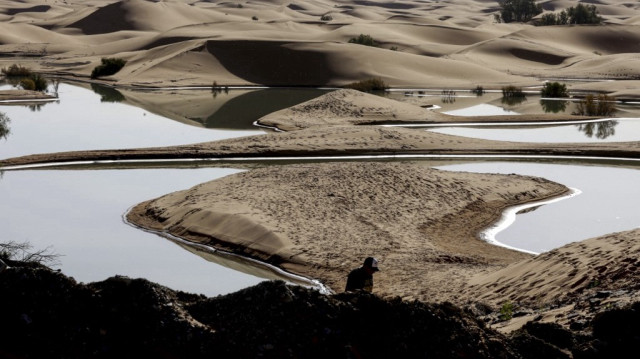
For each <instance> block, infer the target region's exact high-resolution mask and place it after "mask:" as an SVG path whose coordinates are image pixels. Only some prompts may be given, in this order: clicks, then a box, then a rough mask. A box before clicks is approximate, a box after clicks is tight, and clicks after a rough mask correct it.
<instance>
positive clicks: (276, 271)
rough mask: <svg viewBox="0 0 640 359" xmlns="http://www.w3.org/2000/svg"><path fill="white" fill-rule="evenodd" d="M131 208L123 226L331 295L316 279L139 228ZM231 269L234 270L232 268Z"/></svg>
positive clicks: (163, 233) (123, 216) (171, 235)
mask: <svg viewBox="0 0 640 359" xmlns="http://www.w3.org/2000/svg"><path fill="white" fill-rule="evenodd" d="M132 208H133V206H132V207H130V208H129V209H127V211H126V212H125V213H124V214H123V215H122V221H123V222H124V223H125V224H128V225H130V226H132V227H134V228H136V229H140V230H142V231H144V232H147V233H152V234H155V235H158V236H160V237H163V238H165V239H168V240H170V241H172V242H175V243H176V244H178V245H181V246H187V247H191V248H194V249H195V250H196V251H203V252H205V253H208V254H211V255H214V256H216V257H219V258H224V257H226V259H228V260H231V261H233V262H235V263H238V264H240V265H243V266H247V264H248V265H249V266H251V267H254V268H258V269H259V270H260V271H264V272H268V273H270V274H273V275H275V276H276V277H277V278H279V279H282V280H284V281H287V282H290V283H294V284H297V285H302V286H305V287H308V288H313V289H316V290H318V291H319V292H320V293H323V294H332V293H333V292H332V291H331V289H329V288H328V287H326V286H325V285H324V284H322V283H321V282H320V281H318V280H316V279H310V278H307V277H304V276H301V275H297V274H293V273H290V272H287V271H285V270H284V269H282V268H279V267H276V266H274V265H271V264H269V263H266V262H262V261H259V260H257V259H253V258H250V257H246V256H242V255H239V254H235V253H231V252H226V251H222V250H219V249H216V248H214V247H211V246H207V245H204V244H200V243H194V242H190V241H187V240H185V239H182V238H180V237H177V236H174V235H173V234H171V233H168V232H166V231H156V230H151V229H148V228H144V227H141V226H139V225H137V224H135V223H133V222H131V221H129V220H128V219H127V215H128V214H129V212H130V211H131V209H132ZM233 269H236V268H233ZM236 270H238V269H236ZM240 271H242V270H240ZM242 272H245V273H249V272H252V271H242ZM254 275H255V274H254Z"/></svg>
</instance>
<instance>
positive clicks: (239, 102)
mask: <svg viewBox="0 0 640 359" xmlns="http://www.w3.org/2000/svg"><path fill="white" fill-rule="evenodd" d="M324 93H326V91H323V90H316V89H295V90H294V89H266V90H257V91H252V92H249V93H246V94H243V95H240V96H238V97H234V98H232V99H230V100H229V101H227V102H226V103H225V104H224V105H222V107H220V109H218V110H217V111H216V112H214V113H212V114H211V115H210V116H209V117H207V118H206V119H204V121H203V125H204V126H205V127H207V128H224V129H234V130H245V129H255V127H254V126H253V122H254V121H256V120H258V119H259V118H261V117H263V116H266V115H268V114H270V113H272V112H275V111H279V110H282V109H284V108H287V107H291V106H294V105H297V104H299V103H302V102H305V101H308V100H311V99H313V98H316V97H318V96H320V95H322V94H324Z"/></svg>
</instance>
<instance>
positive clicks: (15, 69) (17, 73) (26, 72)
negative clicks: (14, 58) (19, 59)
mask: <svg viewBox="0 0 640 359" xmlns="http://www.w3.org/2000/svg"><path fill="white" fill-rule="evenodd" d="M2 73H3V74H4V75H5V76H7V77H29V76H31V69H29V68H28V67H24V66H20V65H16V64H13V65H11V66H9V68H8V69H7V68H3V69H2Z"/></svg>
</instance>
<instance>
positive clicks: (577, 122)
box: [380, 116, 623, 128]
mask: <svg viewBox="0 0 640 359" xmlns="http://www.w3.org/2000/svg"><path fill="white" fill-rule="evenodd" d="M495 117H499V116H495ZM621 119H623V118H615V119H614V118H599V119H595V120H575V121H544V122H540V121H530V122H513V121H508V122H507V121H502V122H501V121H496V122H453V123H452V122H447V123H408V124H387V125H380V126H383V127H406V128H410V127H417V128H422V127H425V128H426V127H481V126H504V127H511V126H513V127H518V126H547V125H553V126H555V125H580V124H586V123H598V122H607V121H611V120H621Z"/></svg>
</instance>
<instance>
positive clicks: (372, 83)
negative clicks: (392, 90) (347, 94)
mask: <svg viewBox="0 0 640 359" xmlns="http://www.w3.org/2000/svg"><path fill="white" fill-rule="evenodd" d="M345 88H349V89H354V90H358V91H362V92H374V91H386V90H387V89H389V86H388V85H387V84H386V83H385V82H384V81H383V80H382V79H381V78H379V77H377V78H371V79H367V80H362V81H358V82H353V83H350V84H348V85H346V86H345Z"/></svg>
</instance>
